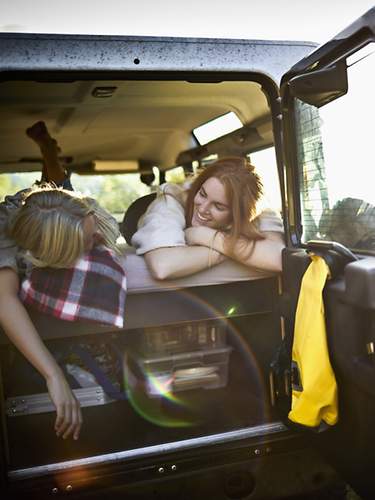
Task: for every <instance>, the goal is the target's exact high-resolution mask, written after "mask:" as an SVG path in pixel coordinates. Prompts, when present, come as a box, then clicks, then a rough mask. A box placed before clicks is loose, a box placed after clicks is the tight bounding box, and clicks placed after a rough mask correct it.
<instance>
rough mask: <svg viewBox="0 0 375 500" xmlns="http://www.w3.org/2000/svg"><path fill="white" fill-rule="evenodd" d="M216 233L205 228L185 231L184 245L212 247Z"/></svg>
mask: <svg viewBox="0 0 375 500" xmlns="http://www.w3.org/2000/svg"><path fill="white" fill-rule="evenodd" d="M217 233H218V231H217V230H216V229H212V228H210V227H207V226H195V227H188V228H187V229H185V240H186V243H187V244H188V245H189V246H191V245H200V246H203V247H208V248H210V247H212V246H213V243H214V239H215V236H216V235H217Z"/></svg>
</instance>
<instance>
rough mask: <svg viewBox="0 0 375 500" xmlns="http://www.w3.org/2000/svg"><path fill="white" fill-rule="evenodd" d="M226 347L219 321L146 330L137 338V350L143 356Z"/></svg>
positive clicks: (224, 331) (223, 330)
mask: <svg viewBox="0 0 375 500" xmlns="http://www.w3.org/2000/svg"><path fill="white" fill-rule="evenodd" d="M225 345H226V327H225V325H224V324H223V323H222V322H219V321H199V322H195V323H188V324H182V325H174V326H166V327H160V328H147V329H145V330H143V331H142V332H141V335H140V336H139V345H138V350H139V351H140V353H141V354H143V355H145V356H160V355H163V354H173V353H183V352H185V353H186V352H191V351H200V350H207V349H217V348H220V347H225Z"/></svg>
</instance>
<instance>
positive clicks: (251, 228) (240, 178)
mask: <svg viewBox="0 0 375 500" xmlns="http://www.w3.org/2000/svg"><path fill="white" fill-rule="evenodd" d="M261 195H262V183H261V181H260V178H259V177H258V175H257V174H256V173H255V171H254V167H253V166H252V165H251V164H250V163H249V161H248V160H247V159H246V158H242V157H230V158H222V159H219V160H217V161H215V162H214V163H213V164H211V165H210V166H208V167H206V168H205V169H204V170H203V171H202V172H201V174H200V175H198V176H197V177H196V178H195V180H194V181H193V182H192V183H191V185H190V186H189V187H187V188H184V187H180V186H178V185H174V184H164V185H163V186H161V193H160V195H159V196H158V197H157V198H156V200H155V201H153V202H152V203H151V205H150V206H149V207H148V209H147V211H146V214H145V215H144V216H143V217H142V218H141V220H140V222H139V225H138V230H137V232H136V233H135V234H134V235H133V238H132V244H133V245H134V246H135V247H136V249H137V254H139V255H144V256H145V259H146V263H147V265H148V267H149V269H150V271H151V273H152V275H153V276H154V277H155V278H157V279H161V280H162V279H168V278H178V277H182V276H185V275H188V274H192V273H195V272H198V271H201V270H203V269H206V268H208V267H211V266H213V265H216V264H218V263H220V262H222V261H223V260H224V259H225V258H231V259H234V260H236V261H238V262H240V263H242V264H245V265H246V266H249V267H255V268H257V269H261V270H267V271H275V272H279V271H281V251H282V249H283V247H284V241H283V225H282V222H281V218H280V216H279V215H278V214H277V213H276V212H274V211H272V210H265V211H262V212H260V213H258V210H257V203H258V201H259V199H260V197H261Z"/></svg>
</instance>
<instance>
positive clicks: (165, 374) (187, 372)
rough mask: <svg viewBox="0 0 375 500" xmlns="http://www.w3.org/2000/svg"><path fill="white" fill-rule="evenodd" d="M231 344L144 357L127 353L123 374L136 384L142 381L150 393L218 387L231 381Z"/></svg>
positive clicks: (158, 393) (151, 394) (146, 390)
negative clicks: (205, 349)
mask: <svg viewBox="0 0 375 500" xmlns="http://www.w3.org/2000/svg"><path fill="white" fill-rule="evenodd" d="M231 351H232V348H231V347H227V346H226V347H222V348H219V349H210V350H207V351H193V352H184V353H179V354H172V355H168V356H161V357H150V358H148V357H142V356H141V355H140V354H139V353H129V354H127V355H126V356H125V363H124V365H125V366H124V374H125V377H128V380H130V381H132V382H133V383H134V381H135V379H138V382H141V383H142V385H143V386H144V389H145V392H146V394H147V395H148V396H151V397H157V396H160V395H163V394H165V393H167V392H172V393H174V392H179V391H184V390H191V389H218V388H221V387H225V386H226V385H227V382H228V367H229V357H230V353H231Z"/></svg>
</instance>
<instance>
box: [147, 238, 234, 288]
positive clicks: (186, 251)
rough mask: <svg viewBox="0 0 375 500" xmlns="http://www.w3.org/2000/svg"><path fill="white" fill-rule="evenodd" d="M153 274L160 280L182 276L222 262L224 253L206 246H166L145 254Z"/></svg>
mask: <svg viewBox="0 0 375 500" xmlns="http://www.w3.org/2000/svg"><path fill="white" fill-rule="evenodd" d="M145 259H146V263H147V266H148V268H149V270H150V272H151V274H152V276H153V277H154V278H156V279H158V280H165V279H173V278H181V277H182V276H187V275H189V274H194V273H197V272H198V271H202V270H203V269H207V268H208V267H211V266H214V265H216V264H219V263H220V262H222V261H223V260H224V259H225V257H224V255H222V254H220V253H219V252H216V251H215V250H210V249H209V248H207V247H205V246H201V247H199V246H191V247H189V246H181V247H164V248H157V249H156V250H151V251H150V252H147V253H146V254H145Z"/></svg>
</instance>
